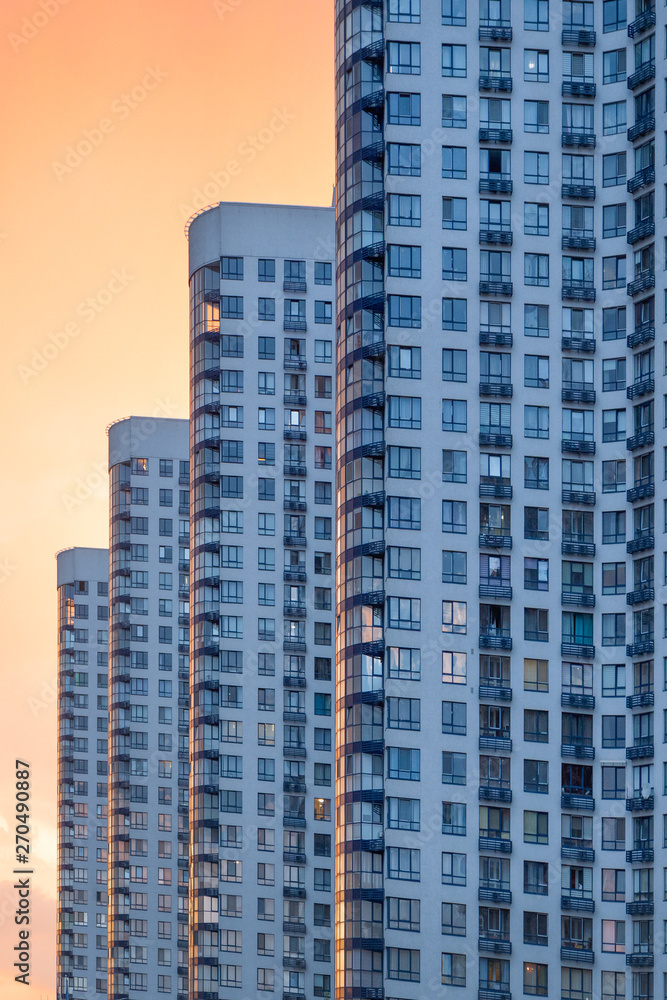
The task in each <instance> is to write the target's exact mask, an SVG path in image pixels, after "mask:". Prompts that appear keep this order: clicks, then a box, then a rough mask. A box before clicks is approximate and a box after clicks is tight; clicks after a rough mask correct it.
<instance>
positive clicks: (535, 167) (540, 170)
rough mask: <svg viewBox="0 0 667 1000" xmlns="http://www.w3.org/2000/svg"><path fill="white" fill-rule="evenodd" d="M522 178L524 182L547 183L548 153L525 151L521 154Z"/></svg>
mask: <svg viewBox="0 0 667 1000" xmlns="http://www.w3.org/2000/svg"><path fill="white" fill-rule="evenodd" d="M523 179H524V183H526V184H548V183H549V154H548V153H536V152H525V153H524V154H523Z"/></svg>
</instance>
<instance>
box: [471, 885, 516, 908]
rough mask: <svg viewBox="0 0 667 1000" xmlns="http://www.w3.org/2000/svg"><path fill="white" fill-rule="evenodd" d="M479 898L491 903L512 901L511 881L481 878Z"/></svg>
mask: <svg viewBox="0 0 667 1000" xmlns="http://www.w3.org/2000/svg"><path fill="white" fill-rule="evenodd" d="M477 898H478V899H479V900H480V901H481V900H485V901H488V902H490V903H511V902H512V890H511V889H510V883H509V882H501V881H500V880H497V881H496V880H491V879H480V881H479V888H478V890H477Z"/></svg>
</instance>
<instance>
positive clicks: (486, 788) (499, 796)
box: [478, 785, 512, 802]
mask: <svg viewBox="0 0 667 1000" xmlns="http://www.w3.org/2000/svg"><path fill="white" fill-rule="evenodd" d="M478 798H479V801H480V802H511V801H512V789H511V788H496V787H495V786H494V785H480V786H479V791H478Z"/></svg>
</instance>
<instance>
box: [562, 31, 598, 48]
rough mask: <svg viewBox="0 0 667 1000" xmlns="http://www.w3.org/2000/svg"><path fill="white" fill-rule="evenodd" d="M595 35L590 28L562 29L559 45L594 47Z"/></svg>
mask: <svg viewBox="0 0 667 1000" xmlns="http://www.w3.org/2000/svg"><path fill="white" fill-rule="evenodd" d="M595 42H596V34H595V32H594V31H592V30H591V29H590V28H575V27H572V26H571V27H569V28H563V31H562V34H561V43H562V44H563V45H595Z"/></svg>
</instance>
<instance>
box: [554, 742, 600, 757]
mask: <svg viewBox="0 0 667 1000" xmlns="http://www.w3.org/2000/svg"><path fill="white" fill-rule="evenodd" d="M560 754H561V757H581V758H583V759H586V760H593V759H594V758H595V747H594V746H593V745H592V743H591V741H590V740H585V739H570V740H568V741H567V742H565V743H561V747H560Z"/></svg>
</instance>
